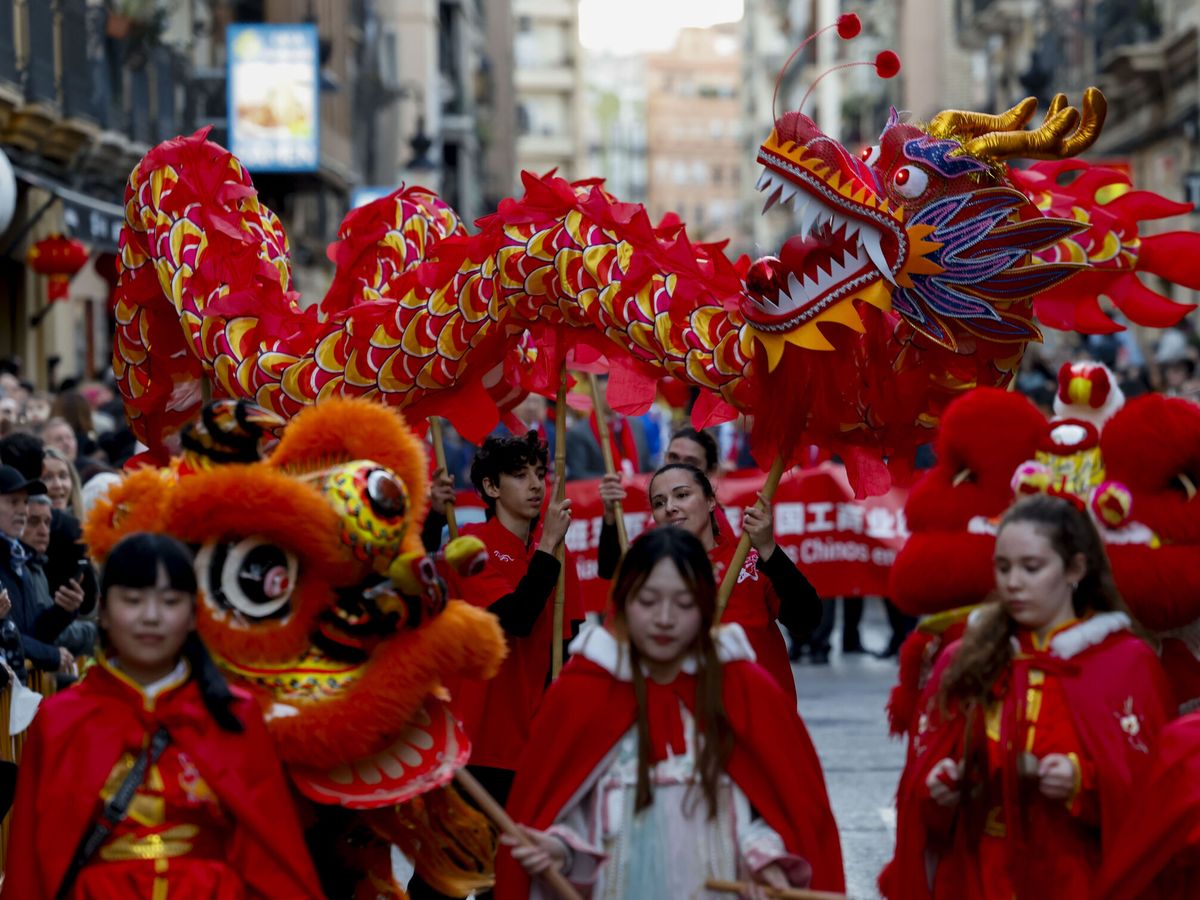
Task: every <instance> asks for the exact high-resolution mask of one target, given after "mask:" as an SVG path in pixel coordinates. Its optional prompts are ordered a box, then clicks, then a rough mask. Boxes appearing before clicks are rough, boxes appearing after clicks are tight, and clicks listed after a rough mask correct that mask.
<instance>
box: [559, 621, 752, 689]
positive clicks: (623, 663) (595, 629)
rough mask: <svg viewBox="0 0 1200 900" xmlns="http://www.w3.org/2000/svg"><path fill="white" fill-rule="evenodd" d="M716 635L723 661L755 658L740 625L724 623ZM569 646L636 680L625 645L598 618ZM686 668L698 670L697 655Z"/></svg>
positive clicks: (691, 671)
mask: <svg viewBox="0 0 1200 900" xmlns="http://www.w3.org/2000/svg"><path fill="white" fill-rule="evenodd" d="M713 637H714V639H715V640H716V644H717V659H719V660H720V661H721V662H723V663H728V662H737V661H738V660H748V661H750V662H754V660H755V656H754V648H753V647H751V646H750V639H749V638H747V637H746V632H745V631H743V630H742V626H741V625H738V624H736V623H734V624H730V625H721V626H719V627H718V628H717V629H716V630H715V631H714V632H713ZM567 649H568V650H569V651H570V653H571V655H572V656H582V657H583V658H584V659H586V660H589V661H590V662H594V663H595V664H596V665H598V666H600V668H602V669H604V670H605V671H606V672H609V673H610V674H611V675H612V676H613V677H614V678H616V679H617V680H618V681H632V680H633V670H632V669H631V668H630V666H629V652H628V649H627V647H626V645H625V644H624V642H622V641H618V640H617V638H616V636H615V635H613V633H612V632H610V631H609V630H608V629H607V628H605V627H604V626H603V625H601V624H599V623H598V622H585V623H584V624H583V627H582V628H580V629H579V634H577V635H576V636H575V640H573V641H571V645H570V647H568V648H567ZM683 671H684V672H686V673H688V674H689V675H694V674H695V672H696V659H695V657H692V656H689V657H688V658H687V659H685V660H684V661H683Z"/></svg>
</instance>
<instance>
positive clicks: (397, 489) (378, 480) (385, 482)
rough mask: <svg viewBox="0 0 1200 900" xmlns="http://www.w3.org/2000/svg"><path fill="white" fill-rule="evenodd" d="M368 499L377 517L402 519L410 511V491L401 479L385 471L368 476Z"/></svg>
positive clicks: (381, 470) (374, 472)
mask: <svg viewBox="0 0 1200 900" xmlns="http://www.w3.org/2000/svg"><path fill="white" fill-rule="evenodd" d="M367 499H368V500H369V501H370V502H371V508H372V509H373V510H375V514H376V515H377V516H381V517H383V518H385V519H400V518H403V517H404V514H405V513H406V512H407V511H408V491H407V490H406V489H405V487H404V485H403V484H402V483H401V482H400V479H399V478H397V477H396V476H395V475H393V474H392V473H391V472H388V471H386V470H385V469H376V470H375V471H373V472H372V473H371V474H370V475H368V476H367Z"/></svg>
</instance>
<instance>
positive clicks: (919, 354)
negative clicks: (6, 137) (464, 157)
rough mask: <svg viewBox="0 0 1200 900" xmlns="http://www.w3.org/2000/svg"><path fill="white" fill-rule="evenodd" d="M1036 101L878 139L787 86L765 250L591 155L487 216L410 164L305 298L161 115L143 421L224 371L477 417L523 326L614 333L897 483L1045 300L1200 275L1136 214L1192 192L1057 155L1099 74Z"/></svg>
mask: <svg viewBox="0 0 1200 900" xmlns="http://www.w3.org/2000/svg"><path fill="white" fill-rule="evenodd" d="M1036 106H1037V104H1036V101H1035V100H1033V99H1032V98H1030V99H1027V100H1024V101H1022V102H1021V103H1019V104H1017V105H1016V106H1014V107H1013V108H1012V109H1010V110H1008V111H1006V112H1004V113H1001V114H999V115H983V114H979V113H973V112H962V111H947V112H943V113H941V114H939V115H938V116H936V117H934V118H933V119H932V120H931V121H930V122H928V123H926V124H917V123H911V122H904V121H901V119H900V118H899V117H898V116H897V115H896V114H894V113H893V115H892V116H891V117H890V119H889V120H888V122H887V123H886V124H885V126H884V128H883V131H882V133H881V135H880V139H879V143H878V144H877V145H875V146H873V147H870V148H867V149H866V150H865V151H863V153H862V154H861V155H858V154H855V153H852V152H850V151H848V150H846V149H845V148H844V147H842V146H841V145H840V144H839V143H838V142H837V141H834V140H832V139H831V138H829V137H828V136H827V135H825V134H823V133H822V132H821V131H820V129H818V128H817V126H816V124H815V123H814V122H813V121H812V119H810V118H809V117H807V116H805V115H804V114H802V113H800V112H789V113H786V114H785V115H783V116H781V117H780V118H779V119H777V120H776V121H775V123H774V128H773V130H772V132H771V134H770V136H769V137H768V138H767V140H766V141H765V142H764V143H763V144H762V146H761V148H760V150H759V154H758V162H759V164H760V165H761V166H762V168H763V174H762V178H761V179H760V182H759V185H760V188H761V189H762V190H763V191H764V192H765V194H766V196H767V206H771V205H772V204H775V203H780V204H781V205H784V206H791V207H793V209H794V210H795V213H794V214H795V217H796V220H797V221H798V223H799V224H798V233H797V234H796V235H795V236H794V237H793V238H791V239H790V240H789V241H787V242H786V243H785V245H784V246H783V248H782V249H781V251H780V253H779V256H778V258H775V257H770V258H765V259H762V260H759V261H758V262H757V263H755V264H754V265H753V266H750V265H749V263H748V261H747V260H745V259H740V260H737V261H733V260H730V259H728V258H727V257H726V256H725V255H724V253H723V252H722V250H721V247H722V245H719V244H695V243H692V242H691V241H690V240H689V239H688V237H687V232H686V228H684V227H683V226H682V225H680V224H679V223H678V222H677V221H676V220H674V219H673V218H672V219H670V220H669V221H668V220H664V222H663V224H661V225H660V226H658V227H656V226H654V225H653V224H652V223H651V221H650V219H649V218H648V217H647V215H646V212H645V210H644V209H643V208H642V207H641V206H638V205H636V204H628V203H620V202H618V201H617V200H616V199H615V198H613V197H612V196H610V195H609V194H607V193H606V192H605V191H604V189H603V187H602V186H601V184H600V182H598V181H594V180H593V181H580V182H576V183H574V184H572V183H568V182H567V181H564V180H563V179H561V178H556V177H554V176H552V175H547V176H544V177H540V178H539V177H536V176H534V175H531V174H529V173H526V174H525V175H524V176H523V177H524V182H525V189H526V193H525V196H524V197H522V198H521V199H515V200H505V201H504V202H502V203H501V204H500V206H499V208H498V209H497V211H496V212H495V213H494V214H493V215H490V216H487V217H485V218H484V219H482V220H480V222H479V231H478V232H476V233H474V234H471V233H469V232H468V230H467V228H466V227H465V226H464V224H463V223H462V222H461V221H460V220H459V218H458V216H457V215H456V214H455V212H454V211H453V210H452V209H450V208H449V207H448V206H447V205H446V204H445V203H444V202H442V201H441V200H440V199H439V198H438V197H437V196H436V195H434V194H432V193H431V192H429V191H427V190H425V189H423V188H419V187H403V188H401V189H399V190H397V191H395V192H394V193H393V194H391V195H389V196H388V197H385V198H383V199H380V200H378V201H376V202H374V203H372V204H370V205H368V206H365V207H362V208H360V209H357V210H354V211H353V212H351V213H350V214H349V215H348V216H347V217H346V219H345V220H344V222H343V223H342V227H341V230H340V239H339V240H338V242H337V243H336V244H334V245H333V246H332V247H331V248H330V251H329V255H330V259H331V260H332V261H333V262H334V263H335V265H336V267H337V268H336V273H335V276H334V280H333V284H332V286H331V288H330V290H329V292H328V294H327V295H326V296H325V298H324V299H323V300H322V301H321V302H320V303H319V304H317V305H315V306H309V307H305V306H303V305H301V304H300V303H299V301H298V298H297V297H296V295H295V293H294V292H293V291H292V283H291V274H290V268H289V262H288V251H287V240H286V236H285V235H284V233H283V230H282V228H281V227H280V224H279V221H278V220H277V219H276V218H275V216H274V214H273V213H271V211H270V210H268V209H267V208H266V207H264V206H263V205H262V204H261V203H260V202H259V200H258V197H257V194H256V192H255V189H254V186H253V184H252V182H251V180H250V177H249V174H248V173H247V172H246V171H245V169H243V167H242V166H241V164H240V163H239V162H238V160H237V159H236V158H234V157H233V156H232V155H231V154H230V153H229V152H228V151H226V150H225V149H223V148H222V147H219V146H217V145H216V144H213V143H211V142H209V141H207V140H206V139H205V132H199V133H197V134H195V135H192V136H191V137H181V138H177V139H175V140H171V141H167V142H165V143H163V144H161V145H159V146H158V147H156V148H154V149H153V150H152V151H151V152H150V153H148V154H147V155H146V157H145V158H144V159H143V160H142V162H141V163H140V164H139V165H138V166H137V167H136V168H135V170H134V171H133V173H132V175H131V176H130V179H129V184H128V189H127V191H126V207H125V211H126V221H125V227H124V229H123V232H122V237H121V254H120V262H121V275H120V282H119V285H118V301H117V307H116V316H117V323H118V329H117V335H116V341H115V348H114V357H113V362H114V368H115V371H116V374H117V378H118V381H119V384H120V388H121V392H122V395H123V396H124V398H125V401H126V404H127V407H128V409H129V413H130V416H131V418H132V423H133V428H134V430H135V432H136V434H137V435H138V437H139V438H140V439H141V440H143V441H144V442H145V443H146V444H147V445H148V446H149V447H150V448H151V452H152V454H155V455H158V456H160V457H161V456H162V454H163V453H164V444H163V441H164V439H165V438H166V437H167V436H168V435H169V434H171V433H172V432H174V431H176V430H178V428H179V427H180V426H181V425H182V424H183V423H184V422H186V421H188V420H189V419H190V418H191V417H193V416H194V415H195V414H196V412H197V411H198V409H199V405H200V398H201V394H202V391H201V384H202V383H203V382H207V383H208V384H209V385H210V386H211V389H212V391H213V394H214V396H218V397H246V398H252V399H254V400H255V401H256V402H257V403H258V404H260V405H261V406H263V407H265V408H267V409H268V410H271V411H272V412H274V413H276V414H278V415H280V416H282V417H284V418H289V417H291V416H292V415H294V414H295V413H296V412H298V411H299V410H301V409H303V408H304V407H306V406H308V405H311V404H313V403H317V402H320V401H323V400H325V399H327V398H331V397H338V396H364V397H368V398H371V399H375V400H378V401H381V402H384V403H387V404H389V405H392V406H396V407H400V408H403V409H404V410H406V415H407V416H408V417H409V419H410V421H413V422H422V421H424V419H425V417H427V416H428V415H429V414H431V413H436V414H438V415H445V416H447V417H449V418H450V419H451V421H452V422H453V423H454V424H455V426H456V427H457V428H459V430H460V431H461V432H462V433H464V434H465V435H467V436H468V437H472V436H480V435H482V434H485V433H486V432H487V431H489V430H490V428H491V427H492V425H493V424H494V422H495V421H496V413H495V404H494V402H493V401H492V400H491V399H490V398H489V394H488V387H493V388H496V387H497V382H498V381H499V379H500V377H501V374H502V373H503V371H504V361H505V356H506V354H507V353H510V352H511V350H512V348H513V346H514V344H515V343H516V342H517V340H518V338H519V336H520V335H521V334H522V333H523V332H525V331H529V332H531V333H533V334H534V335H535V336H538V337H539V340H540V339H541V337H543V336H545V335H550V334H556V335H559V336H561V335H564V334H567V335H569V336H570V339H571V343H572V344H586V345H590V346H592V347H593V348H595V349H596V350H598V351H600V352H603V353H604V354H605V355H607V356H608V357H609V358H610V361H611V362H612V366H613V372H614V378H613V379H612V380H611V381H610V384H611V383H612V382H616V383H617V384H619V385H620V386H621V387H620V392H621V396H622V397H623V398H624V399H625V403H624V404H623V408H624V409H625V410H626V411H629V410H634V409H637V408H641V407H643V406H648V405H649V403H650V402H651V401H652V400H653V395H654V385H655V382H656V381H657V380H658V379H659V378H661V377H662V376H666V375H670V376H674V377H675V378H677V379H679V380H681V381H683V382H686V383H688V384H691V385H695V386H697V387H699V388H701V401H700V402H699V403H698V404H697V407H696V410H695V413H694V417H695V418H696V419H697V421H698V422H700V423H701V424H705V423H712V422H715V421H719V420H721V419H727V418H732V417H733V415H735V413H736V412H737V411H738V410H741V411H745V412H749V413H752V414H753V415H754V416H755V427H754V445H755V453H756V455H757V456H758V458H759V459H766V458H768V457H771V456H774V455H775V453H776V451H782V452H783V453H784V454H785V455H790V454H791V453H792V452H793V451H795V450H796V449H797V448H799V447H800V446H801V445H802V444H818V445H820V446H822V447H824V448H826V449H828V450H830V451H832V452H836V453H838V454H839V455H840V456H841V457H842V458H843V459H844V460H845V461H846V463H847V467H848V471H849V474H850V476H851V480H852V482H853V483H854V484H855V486H856V488H857V489H858V491H859V492H860V493H866V492H878V491H881V490H883V489H885V488H886V486H887V484H888V483H889V478H888V474H889V473H888V470H887V469H885V468H884V464H883V460H884V459H886V460H887V464H888V465H889V466H890V467H891V469H892V470H894V471H895V472H897V473H898V474H901V475H904V474H906V473H907V472H908V469H909V465H908V461H909V460H910V459H911V454H912V451H913V448H914V447H915V446H916V445H917V444H920V443H924V442H926V441H928V440H929V439H930V437H931V436H932V432H931V429H932V428H933V427H935V426H936V424H937V422H938V421H939V420H940V418H941V415H942V413H943V412H944V410H945V408H946V406H947V404H948V403H949V402H950V401H952V400H953V399H955V398H956V397H958V396H961V395H962V394H963V393H964V392H966V391H968V390H970V389H971V388H974V387H976V386H999V387H1003V386H1005V385H1007V384H1009V383H1010V382H1011V380H1012V378H1013V377H1014V373H1015V372H1016V370H1017V366H1018V364H1019V363H1020V361H1021V357H1022V355H1023V352H1024V349H1025V347H1026V346H1027V344H1028V343H1029V342H1030V341H1034V340H1038V339H1039V336H1040V332H1039V330H1038V327H1037V325H1036V324H1035V314H1036V315H1037V316H1039V317H1041V318H1042V319H1043V320H1044V321H1045V322H1046V323H1047V324H1050V325H1052V326H1054V327H1058V328H1075V329H1080V330H1084V331H1110V330H1114V329H1116V328H1117V327H1118V326H1117V325H1115V324H1114V323H1113V322H1112V321H1111V320H1109V319H1108V317H1107V316H1106V315H1104V313H1103V312H1102V310H1101V309H1100V308H1099V307H1098V306H1097V304H1096V300H1095V297H1096V295H1097V294H1099V293H1104V294H1106V295H1107V296H1109V297H1111V298H1112V300H1113V301H1114V302H1115V303H1116V304H1117V305H1118V306H1119V307H1120V308H1121V310H1122V312H1124V313H1125V314H1126V315H1127V316H1128V317H1129V318H1130V319H1131V320H1132V321H1134V322H1138V323H1142V324H1150V325H1163V324H1167V323H1170V322H1173V321H1176V320H1178V319H1179V318H1180V317H1181V316H1182V315H1183V314H1184V313H1186V312H1187V311H1188V309H1190V307H1188V306H1184V305H1182V304H1175V303H1172V302H1171V301H1169V300H1167V299H1166V298H1165V297H1162V296H1160V295H1158V294H1155V293H1153V292H1151V291H1150V290H1149V289H1147V288H1145V287H1143V286H1142V285H1141V283H1140V282H1139V281H1138V279H1137V277H1136V273H1139V272H1146V273H1154V274H1159V275H1162V276H1163V277H1165V278H1168V279H1172V280H1175V281H1177V282H1179V283H1181V284H1186V285H1188V286H1190V287H1196V288H1200V274H1198V273H1197V272H1196V271H1195V270H1191V269H1188V268H1187V267H1186V266H1184V265H1182V264H1180V263H1179V259H1181V258H1186V257H1187V256H1188V255H1189V254H1195V253H1196V252H1197V249H1200V236H1197V235H1190V234H1165V235H1156V236H1153V237H1145V236H1142V235H1141V234H1140V233H1139V231H1138V222H1139V221H1141V220H1145V219H1148V218H1162V217H1165V216H1170V215H1175V214H1178V213H1181V212H1185V211H1186V207H1185V206H1184V205H1182V204H1173V203H1170V202H1168V201H1166V200H1164V199H1163V198H1161V197H1157V196H1155V195H1152V194H1146V193H1145V192H1141V191H1135V190H1132V189H1131V186H1130V184H1129V180H1128V178H1127V177H1125V176H1124V175H1122V174H1121V173H1119V172H1117V171H1114V170H1111V169H1104V168H1097V167H1091V166H1088V165H1087V164H1085V163H1082V162H1078V161H1069V162H1053V160H1064V159H1067V158H1069V157H1074V156H1076V155H1077V154H1079V153H1080V152H1082V151H1084V150H1085V149H1086V148H1087V147H1088V146H1090V145H1091V143H1092V142H1093V141H1094V140H1095V138H1096V136H1097V134H1098V133H1099V131H1100V128H1101V125H1102V123H1103V119H1104V113H1105V103H1104V98H1103V96H1102V95H1101V94H1100V92H1099V91H1097V90H1095V89H1089V90H1088V91H1086V92H1085V94H1084V97H1083V102H1082V104H1081V105H1080V107H1079V108H1076V107H1073V106H1070V105H1068V104H1067V101H1066V98H1065V97H1063V96H1062V95H1059V96H1058V97H1055V98H1054V101H1053V102H1052V103H1051V105H1050V108H1049V110H1048V111H1047V113H1046V116H1045V118H1044V120H1043V121H1042V123H1041V124H1040V125H1039V126H1037V127H1036V128H1034V129H1026V127H1025V126H1026V125H1027V124H1028V123H1029V121H1030V119H1031V118H1032V117H1033V115H1034V113H1035V111H1036ZM1019 157H1026V158H1034V159H1040V160H1052V162H1041V163H1038V164H1036V165H1035V166H1034V167H1033V168H1032V169H1030V170H1027V171H1026V172H1021V173H1018V172H1015V171H1013V170H1011V169H1009V168H1008V167H1007V165H1006V163H1005V160H1007V159H1012V158H1019ZM1068 170H1069V171H1070V173H1072V174H1075V175H1076V176H1077V177H1076V178H1075V180H1074V181H1073V182H1072V183H1071V186H1070V187H1069V188H1062V187H1060V181H1061V180H1063V179H1065V178H1066V173H1067V171H1068ZM1064 198H1065V199H1064ZM1176 254H1178V256H1177V255H1176ZM1072 276H1077V277H1072ZM542 343H543V345H545V346H550V345H552V342H550V341H549V340H546V341H543V342H542ZM499 387H500V388H502V390H500V391H499V393H503V392H504V390H506V388H504V386H503V385H500V386H499ZM781 395H786V396H788V397H789V401H790V402H789V403H787V404H779V403H777V402H768V401H772V400H774V399H775V398H778V397H779V396H781ZM638 398H641V399H640V400H639V399H638ZM489 408H490V409H491V413H490V414H489V413H487V412H484V410H487V409H489Z"/></svg>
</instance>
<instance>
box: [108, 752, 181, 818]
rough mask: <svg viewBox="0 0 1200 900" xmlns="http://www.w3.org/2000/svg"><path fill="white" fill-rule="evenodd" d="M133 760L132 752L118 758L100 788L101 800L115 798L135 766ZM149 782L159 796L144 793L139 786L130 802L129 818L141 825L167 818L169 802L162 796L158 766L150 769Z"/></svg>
mask: <svg viewBox="0 0 1200 900" xmlns="http://www.w3.org/2000/svg"><path fill="white" fill-rule="evenodd" d="M133 762H134V755H133V754H132V753H124V754H122V756H121V758H120V759H118V760H117V764H116V765H115V766H113V767H112V771H111V772H109V773H108V778H107V779H106V780H105V782H104V787H102V788H101V789H100V799H101V800H103V801H104V802H105V803H107V802H108V801H109V800H111V799H112V798H113V795H114V794H116V792H117V791H118V790H119V789H120V787H121V785H122V783H124V781H125V778H126V777H127V776H128V775H129V770H130V769H132V768H133ZM149 782H150V784H149V787H150V789H151V790H155V791H157V792H158V794H159V796H153V795H151V794H147V793H144V792H143V789H142V788H138V790H137V792H136V793H134V795H133V799H132V800H131V801H130V802H129V818H130V819H132V820H133V821H134V822H137V823H138V824H139V825H145V826H147V827H155V826H158V825H162V824H164V823H165V822H166V820H167V804H166V801H164V800H163V798H162V796H161V794H162V789H163V780H162V775H161V773H159V771H158V766H153V767H152V768H151V769H150V774H149Z"/></svg>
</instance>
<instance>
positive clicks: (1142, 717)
mask: <svg viewBox="0 0 1200 900" xmlns="http://www.w3.org/2000/svg"><path fill="white" fill-rule="evenodd" d="M994 566H995V575H996V594H997V597H998V602H995V603H992V604H989V605H987V606H985V607H983V608H982V609H981V610H980V611H979V612H978V613H977V614H975V615H974V616H973V618H972V621H971V623H970V624H969V626H968V628H967V631H966V633H965V635H964V636H963V638H962V640H961V641H959V642H958V643H957V644H955V645H952V646H951V647H950V648H948V649H947V651H946V652H945V653H944V654H942V656H941V658H940V659H939V660H938V664H937V666H936V668H935V669H934V673H933V675H932V677H931V679H930V683H929V684H928V685H927V686H926V689H925V692H924V696H923V700H922V705H921V708H920V709H921V712H920V715H921V719H920V724H919V726H918V729H917V733H916V735H915V737H914V739H913V747H912V751H911V754H910V759H909V764H908V767H907V768H906V770H905V772H904V775H903V776H902V778H901V785H900V791H899V794H898V797H897V834H896V858H895V859H894V860H893V862H892V863H891V865H890V866H889V867H888V869H887V870H885V872H884V875H883V876H881V879H880V882H881V884H880V887H881V889H882V890H883V892H884V894H885V896H887V897H889V898H893V900H894V898H906V900H907V898H928V897H933V898H942V897H954V898H963V900H976V898H979V900H992V898H997V900H999V898H1004V900H1011V898H1014V897H1015V898H1018V900H1025V898H1041V897H1051V896H1052V897H1056V898H1064V900H1075V898H1087V897H1089V896H1091V885H1092V884H1093V883H1094V881H1095V878H1096V875H1097V872H1098V871H1099V868H1100V862H1101V860H1102V859H1103V858H1104V857H1106V856H1107V855H1108V854H1110V853H1111V852H1113V849H1114V847H1115V842H1116V840H1117V831H1118V827H1119V825H1120V823H1121V822H1122V821H1123V819H1124V818H1125V816H1126V815H1127V814H1128V812H1129V811H1130V804H1131V802H1132V801H1133V800H1134V797H1133V795H1132V792H1131V786H1132V785H1133V783H1134V779H1135V777H1136V776H1137V775H1138V774H1139V773H1140V772H1141V771H1142V770H1144V769H1145V768H1146V766H1147V764H1148V762H1149V760H1150V759H1151V752H1152V751H1153V750H1154V749H1155V748H1156V743H1157V739H1158V735H1159V731H1160V730H1161V729H1162V727H1163V725H1164V724H1165V723H1166V721H1167V720H1168V718H1169V717H1170V714H1171V713H1170V710H1171V709H1172V708H1173V705H1174V704H1173V699H1172V696H1171V691H1170V688H1169V686H1168V684H1167V680H1166V676H1165V674H1164V673H1163V670H1162V667H1161V666H1160V664H1159V662H1158V659H1157V657H1156V656H1155V654H1154V652H1153V650H1151V649H1150V647H1148V646H1147V645H1146V644H1145V643H1144V642H1143V641H1142V640H1141V639H1140V638H1138V637H1137V636H1136V635H1134V634H1133V632H1132V631H1131V621H1130V617H1129V615H1128V613H1127V612H1125V610H1124V606H1123V604H1122V602H1121V599H1120V596H1119V595H1118V594H1117V591H1116V587H1115V585H1114V583H1113V579H1112V572H1111V569H1110V568H1109V564H1108V559H1107V557H1106V556H1105V554H1104V549H1103V546H1102V544H1101V542H1100V537H1099V535H1098V534H1097V532H1096V529H1095V526H1094V525H1093V524H1092V522H1091V520H1090V519H1089V518H1088V516H1087V514H1086V513H1085V512H1084V511H1083V510H1082V509H1080V508H1078V507H1076V506H1075V505H1074V504H1072V503H1070V502H1069V501H1067V500H1065V499H1063V498H1060V497H1052V496H1048V495H1044V494H1040V495H1035V496H1033V497H1029V498H1026V499H1024V500H1021V501H1020V502H1018V503H1017V504H1015V505H1014V506H1013V507H1012V508H1010V509H1009V511H1008V512H1007V513H1006V514H1005V516H1004V518H1003V520H1002V521H1001V523H1000V527H999V531H998V533H997V535H996V549H995V557H994Z"/></svg>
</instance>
